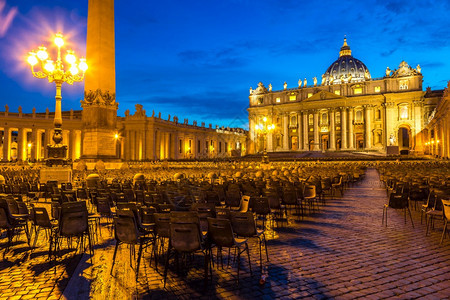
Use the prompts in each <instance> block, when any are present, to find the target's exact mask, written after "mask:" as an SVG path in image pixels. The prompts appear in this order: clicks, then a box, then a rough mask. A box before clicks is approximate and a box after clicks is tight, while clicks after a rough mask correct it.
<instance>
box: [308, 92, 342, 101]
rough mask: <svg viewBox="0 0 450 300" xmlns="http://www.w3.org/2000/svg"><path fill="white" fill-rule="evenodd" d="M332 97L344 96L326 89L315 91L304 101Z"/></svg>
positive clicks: (330, 98)
mask: <svg viewBox="0 0 450 300" xmlns="http://www.w3.org/2000/svg"><path fill="white" fill-rule="evenodd" d="M334 99H344V97H342V96H340V95H336V94H334V93H330V92H327V91H320V92H318V93H315V94H314V95H312V96H311V97H309V98H307V99H305V101H322V100H334Z"/></svg>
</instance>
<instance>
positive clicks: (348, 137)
mask: <svg viewBox="0 0 450 300" xmlns="http://www.w3.org/2000/svg"><path fill="white" fill-rule="evenodd" d="M422 76H423V75H422V70H421V68H420V66H419V65H418V66H417V67H416V68H413V67H411V66H409V65H408V63H406V62H405V61H402V62H401V63H400V65H399V66H398V68H397V69H394V70H391V69H390V68H389V67H388V68H387V69H386V71H385V76H383V77H381V78H372V77H371V74H370V72H369V69H368V68H367V67H366V65H365V64H364V63H363V62H361V61H360V60H358V59H357V58H355V57H353V56H352V52H351V49H350V47H349V46H348V44H347V41H346V39H344V44H343V46H342V47H341V49H340V52H339V57H338V59H337V60H336V61H334V62H333V63H332V64H331V65H330V67H329V68H328V69H327V70H325V72H324V73H323V75H322V76H321V78H320V82H318V79H317V78H316V77H314V78H313V80H312V84H308V83H307V80H306V79H305V80H304V81H302V80H299V82H298V85H297V86H296V87H294V88H288V87H287V83H284V89H283V90H279V91H273V90H272V85H271V84H269V85H268V86H267V87H266V86H265V85H264V84H263V83H262V82H260V83H259V84H258V87H257V88H256V89H250V96H249V100H250V107H249V108H248V112H249V139H250V142H249V147H248V148H249V152H250V153H258V152H261V151H264V150H266V151H268V152H275V151H375V152H381V153H387V152H389V151H394V152H393V154H394V153H395V152H398V153H410V154H411V153H416V154H423V153H424V152H425V143H427V139H428V137H427V135H426V134H425V133H424V128H425V127H426V125H427V123H428V119H429V116H430V114H431V113H432V111H433V110H434V109H435V107H436V105H437V103H438V101H439V99H440V98H441V97H442V94H443V91H432V90H430V89H426V90H425V91H423V89H422ZM391 149H392V150H391Z"/></svg>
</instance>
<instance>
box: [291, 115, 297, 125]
mask: <svg viewBox="0 0 450 300" xmlns="http://www.w3.org/2000/svg"><path fill="white" fill-rule="evenodd" d="M291 125H292V126H294V125H297V116H291Z"/></svg>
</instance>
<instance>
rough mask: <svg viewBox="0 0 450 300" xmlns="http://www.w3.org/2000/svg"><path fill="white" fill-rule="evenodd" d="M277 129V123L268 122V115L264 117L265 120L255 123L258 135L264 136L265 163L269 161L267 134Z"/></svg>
mask: <svg viewBox="0 0 450 300" xmlns="http://www.w3.org/2000/svg"><path fill="white" fill-rule="evenodd" d="M274 129H275V124H268V122H267V117H263V122H262V123H259V124H256V125H255V131H256V135H257V136H258V137H259V136H262V137H264V141H263V158H262V162H263V163H268V162H269V157H268V155H267V151H266V140H267V134H268V133H270V132H272V131H273V130H274Z"/></svg>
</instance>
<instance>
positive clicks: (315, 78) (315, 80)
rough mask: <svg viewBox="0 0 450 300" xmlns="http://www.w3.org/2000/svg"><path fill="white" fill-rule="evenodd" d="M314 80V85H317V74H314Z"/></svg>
mask: <svg viewBox="0 0 450 300" xmlns="http://www.w3.org/2000/svg"><path fill="white" fill-rule="evenodd" d="M313 81H314V86H317V77H316V76H314V78H313Z"/></svg>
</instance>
